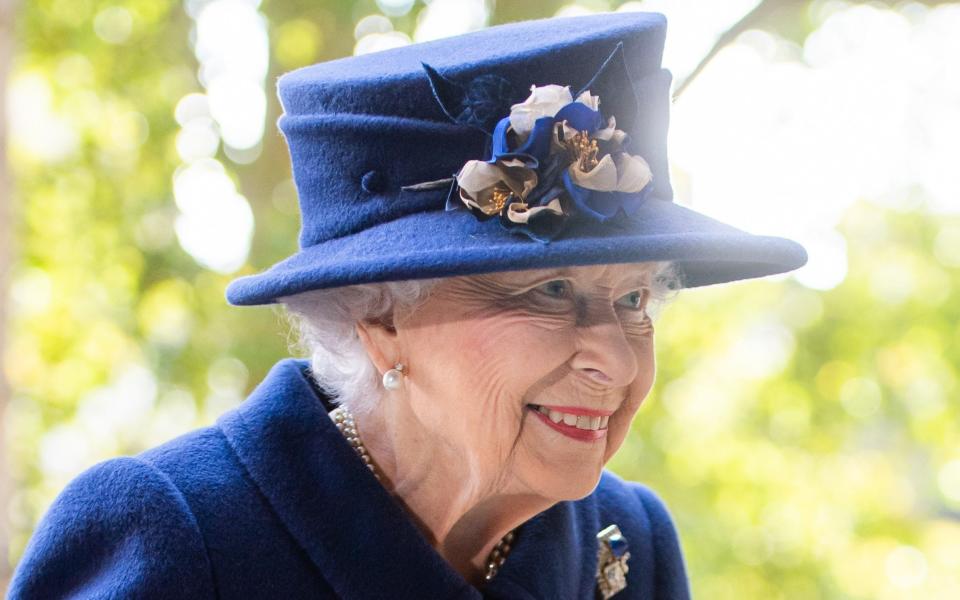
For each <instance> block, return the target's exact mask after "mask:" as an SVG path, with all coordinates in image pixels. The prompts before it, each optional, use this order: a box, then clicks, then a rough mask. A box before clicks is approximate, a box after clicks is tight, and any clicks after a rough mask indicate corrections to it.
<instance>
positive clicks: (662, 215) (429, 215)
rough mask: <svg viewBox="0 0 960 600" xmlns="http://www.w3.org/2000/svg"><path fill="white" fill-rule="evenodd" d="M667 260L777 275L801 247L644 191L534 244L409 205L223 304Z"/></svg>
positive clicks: (456, 215) (703, 278) (720, 274)
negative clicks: (607, 216) (613, 216)
mask: <svg viewBox="0 0 960 600" xmlns="http://www.w3.org/2000/svg"><path fill="white" fill-rule="evenodd" d="M664 260H670V261H675V262H676V263H677V265H678V266H679V268H680V271H681V273H682V277H683V287H685V288H693V287H701V286H705V285H713V284H718V283H725V282H730V281H737V280H741V279H751V278H755V277H763V276H766V275H773V274H776V273H784V272H787V271H791V270H794V269H797V268H799V267H801V266H803V265H804V264H805V263H806V262H807V253H806V251H805V250H804V248H803V246H801V245H800V244H798V243H797V242H794V241H793V240H789V239H786V238H781V237H774V236H764V235H755V234H751V233H748V232H745V231H743V230H740V229H737V228H735V227H732V226H730V225H727V224H725V223H722V222H720V221H717V220H716V219H713V218H711V217H708V216H706V215H703V214H701V213H698V212H696V211H694V210H691V209H688V208H685V207H683V206H680V205H678V204H675V203H674V202H671V201H667V200H661V199H658V198H655V197H651V198H648V200H647V201H645V202H644V203H643V205H642V206H641V207H640V209H639V210H638V212H637V213H636V214H635V215H633V216H632V217H630V218H624V219H618V220H615V221H612V222H607V223H604V224H594V223H581V224H578V225H575V226H571V227H570V228H569V229H567V230H566V231H565V233H564V236H563V237H561V238H558V239H555V240H553V241H552V242H550V243H541V242H537V241H534V240H531V239H529V238H528V237H526V236H524V235H518V234H516V233H510V232H509V231H506V230H505V229H503V228H502V227H501V226H500V225H499V223H497V222H496V220H490V221H486V222H480V221H478V220H477V219H476V218H475V217H474V216H473V215H471V214H469V213H468V212H466V211H442V210H439V211H430V212H422V213H415V214H412V215H407V216H405V217H402V218H399V219H396V220H393V221H388V222H386V223H382V224H380V225H377V226H375V227H371V228H369V229H365V230H363V231H360V232H358V233H355V234H352V235H347V236H344V237H340V238H337V239H333V240H329V241H326V242H323V243H320V244H317V245H315V246H311V247H308V248H304V249H302V250H301V251H299V252H298V253H296V254H294V255H293V256H290V257H289V258H287V259H285V260H283V261H281V262H279V263H277V264H275V265H273V266H272V267H270V268H269V269H268V270H266V271H264V272H262V273H259V274H256V275H249V276H246V277H240V278H238V279H236V280H234V281H232V282H231V283H230V285H229V286H228V287H227V292H226V297H227V301H228V302H230V303H231V304H234V305H238V306H249V305H259V304H272V303H275V302H277V299H278V298H281V297H283V296H290V295H293V294H297V293H300V292H305V291H308V290H315V289H323V288H333V287H340V286H345V285H355V284H361V283H374V282H383V281H399V280H405V279H424V278H432V277H452V276H460V275H475V274H479V273H491V272H496V271H518V270H526V269H539V268H552V267H561V266H580V265H596V264H613V263H631V262H646V261H664Z"/></svg>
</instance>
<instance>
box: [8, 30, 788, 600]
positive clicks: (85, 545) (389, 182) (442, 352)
mask: <svg viewBox="0 0 960 600" xmlns="http://www.w3.org/2000/svg"><path fill="white" fill-rule="evenodd" d="M664 30H665V21H664V19H663V17H662V16H660V15H655V14H617V15H598V16H591V17H572V18H561V19H549V20H540V21H528V22H521V23H515V24H510V25H503V26H499V27H494V28H490V29H487V30H484V31H481V32H476V33H472V34H468V35H464V36H460V37H456V38H450V39H446V40H441V41H436V42H430V43H425V44H415V45H412V46H407V47H404V48H398V49H393V50H388V51H383V52H379V53H375V54H371V55H366V56H359V57H352V58H346V59H342V60H337V61H332V62H328V63H324V64H320V65H315V66H313V67H309V68H306V69H301V70H299V71H295V72H293V73H290V74H288V75H286V76H284V77H283V78H281V80H280V82H279V90H280V97H281V100H282V102H283V107H284V110H285V114H284V116H283V117H281V120H280V123H279V124H280V128H281V130H282V131H283V133H284V135H285V137H286V140H287V142H288V145H289V148H290V153H291V158H292V163H293V173H294V178H295V181H296V184H297V188H298V191H299V194H300V201H301V212H302V215H303V222H302V230H301V235H300V251H299V252H298V253H297V254H295V255H294V256H292V257H290V258H288V259H287V260H285V261H283V262H281V263H278V264H277V265H274V266H273V267H272V268H271V269H269V270H267V271H265V272H263V273H260V274H257V275H252V276H248V277H244V278H241V279H239V280H237V281H235V282H233V283H232V284H231V286H230V287H229V289H228V291H227V297H228V299H229V300H230V301H231V302H232V303H234V304H238V305H255V304H270V303H281V304H284V305H286V307H287V308H288V309H289V310H290V312H291V313H293V314H294V315H296V317H297V321H298V324H299V326H300V330H301V332H302V337H303V341H304V342H305V344H306V345H307V347H308V348H309V353H310V357H309V359H285V360H282V361H280V362H279V363H278V364H277V365H276V366H275V367H274V368H273V369H272V370H271V371H270V373H269V374H268V375H267V377H266V378H265V380H264V381H263V382H262V383H261V384H260V386H259V387H257V389H256V390H254V391H253V393H252V394H251V395H250V397H249V398H248V399H247V400H246V401H245V402H243V403H242V404H241V405H240V406H239V407H237V408H236V409H234V410H231V411H229V412H227V413H226V414H224V415H223V416H222V417H220V418H219V419H218V420H217V423H216V424H215V425H213V426H211V427H207V428H204V429H200V430H197V431H194V432H191V433H188V434H186V435H184V436H182V437H179V438H177V439H175V440H172V441H170V442H168V443H166V444H164V445H162V446H159V447H157V448H153V449H151V450H147V451H145V452H143V453H141V454H140V455H138V456H135V457H124V458H116V459H113V460H109V461H106V462H104V463H101V464H99V465H96V466H94V467H92V468H91V469H89V470H88V471H86V472H85V473H83V474H82V475H80V476H79V477H78V478H77V479H76V480H74V481H73V482H72V483H71V484H70V485H69V486H68V487H67V488H66V489H65V490H64V491H63V492H62V494H61V495H60V496H59V497H58V498H57V500H56V501H55V502H54V504H53V506H52V507H51V508H50V510H49V512H48V513H47V514H46V516H45V517H44V520H43V522H42V523H41V524H40V525H39V527H38V528H37V530H36V533H35V535H34V537H33V539H32V541H31V543H30V545H29V547H28V548H27V551H26V554H25V556H24V558H23V560H22V562H21V563H20V565H19V567H18V570H17V572H16V574H15V577H14V580H13V582H12V586H11V592H10V596H11V598H15V599H21V598H24V599H25V598H44V599H50V598H61V597H77V598H215V597H217V598H399V599H404V598H426V599H433V598H436V599H449V598H463V599H467V598H481V597H486V598H504V599H507V598H510V599H535V598H536V599H568V598H569V599H581V598H595V597H599V598H610V597H616V598H623V599H625V598H647V599H649V598H686V597H688V596H689V592H688V585H687V577H686V573H685V569H684V564H683V559H682V555H681V551H680V545H679V543H678V540H677V534H676V531H675V529H674V526H673V524H672V521H671V518H670V516H669V514H668V512H667V509H666V508H665V507H664V505H663V503H662V502H661V501H660V499H659V498H658V497H657V496H656V495H655V494H654V493H653V492H652V491H651V490H650V489H649V488H647V487H645V486H644V485H642V484H639V483H633V482H627V481H624V480H622V479H620V478H619V477H617V476H616V475H614V474H612V473H610V472H607V471H605V470H604V465H605V464H606V463H607V461H608V460H609V459H610V457H611V456H612V455H613V454H614V453H615V452H616V451H617V449H618V448H619V447H620V446H621V444H622V443H623V440H624V438H625V437H626V436H627V434H628V432H629V430H630V424H631V421H632V420H633V418H634V416H635V415H636V413H637V410H638V409H639V407H640V405H641V404H642V402H643V400H644V398H645V397H646V396H647V395H648V393H649V392H650V389H651V387H652V385H653V382H654V374H655V368H654V338H653V323H652V320H651V319H652V314H653V312H654V309H655V308H656V305H657V304H658V303H660V302H662V301H663V300H664V299H665V298H667V297H668V296H669V295H670V294H671V292H672V290H675V289H679V288H680V287H695V286H702V285H708V284H715V283H721V282H728V281H734V280H738V279H746V278H750V277H759V276H763V275H768V274H772V273H780V272H785V271H788V270H790V269H794V268H797V267H799V266H800V265H802V264H803V263H804V262H805V260H806V254H805V252H804V250H803V248H802V247H800V246H799V245H798V244H796V243H795V242H792V241H790V240H785V239H782V238H775V237H766V236H759V235H753V234H750V233H747V232H744V231H741V230H739V229H736V228H733V227H730V226H728V225H724V224H722V223H719V222H717V221H715V220H713V219H710V218H708V217H706V216H704V215H700V214H698V213H696V212H694V211H691V210H689V209H685V208H682V207H680V206H678V205H676V204H674V203H673V202H672V201H671V199H672V192H671V188H670V184H669V178H668V169H667V161H666V149H665V138H666V124H667V111H668V107H669V83H670V77H669V74H668V73H667V72H666V71H664V70H662V69H661V68H660V56H661V50H662V45H663V35H664Z"/></svg>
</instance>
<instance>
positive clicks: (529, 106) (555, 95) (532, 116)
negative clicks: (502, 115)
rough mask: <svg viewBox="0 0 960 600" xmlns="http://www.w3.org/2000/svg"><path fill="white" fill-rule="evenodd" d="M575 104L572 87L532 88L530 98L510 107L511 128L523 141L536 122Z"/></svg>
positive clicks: (545, 86)
mask: <svg viewBox="0 0 960 600" xmlns="http://www.w3.org/2000/svg"><path fill="white" fill-rule="evenodd" d="M571 102H573V95H572V94H571V93H570V86H566V85H555V84H550V85H543V86H539V87H538V86H536V85H531V86H530V96H529V97H527V99H526V100H524V101H523V102H521V103H520V104H514V105H513V106H511V107H510V127H512V128H513V131H514V132H515V133H516V134H517V136H518V137H519V138H520V139H521V140H525V139H526V138H527V136H528V135H530V132H531V131H533V124H534V122H535V121H536V120H537V119H539V118H540V117H552V116H553V115H555V114H557V111H558V110H560V109H561V108H563V107H564V106H566V105H567V104H570V103H571Z"/></svg>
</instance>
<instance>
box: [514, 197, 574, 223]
mask: <svg viewBox="0 0 960 600" xmlns="http://www.w3.org/2000/svg"><path fill="white" fill-rule="evenodd" d="M541 211H548V212H552V213H554V214H557V215H562V214H563V209H562V208H561V207H560V199H559V198H554V199H553V200H551V201H550V202H549V203H548V204H547V205H546V206H535V207H533V208H529V207H527V205H526V204H523V203H521V202H514V203H513V204H511V205H510V206H508V207H507V218H508V219H510V220H511V221H513V222H514V223H526V222H528V221H529V220H530V217H532V216H533V215H535V214H537V213H539V212H541Z"/></svg>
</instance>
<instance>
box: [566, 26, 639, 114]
mask: <svg viewBox="0 0 960 600" xmlns="http://www.w3.org/2000/svg"><path fill="white" fill-rule="evenodd" d="M588 90H589V92H590V93H591V94H593V95H594V96H599V97H600V98H602V99H603V100H602V101H601V102H600V106H599V109H600V114H601V115H603V122H606V121H607V120H608V119H609V118H610V117H611V116H614V115H616V119H617V126H618V127H619V128H620V129H622V130H623V131H626V132H628V133H631V132H634V131H635V129H634V127H635V126H636V125H637V111H638V109H639V107H640V104H639V101H638V100H637V96H636V94H635V93H634V91H633V82H632V81H631V79H630V69H629V68H627V62H626V57H625V56H624V52H623V42H617V45H616V47H614V49H613V52H611V53H610V55H609V56H608V57H607V58H606V60H604V61H603V64H602V65H600V68H599V69H597V72H596V73H594V75H593V77H591V78H590V81H588V82H587V84H586V85H585V86H583V87H582V88H580V90H579V91H578V92H577V93H576V94H574V97H575V98H576V97H579V96H580V94H583V93H584V92H586V91H588Z"/></svg>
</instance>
